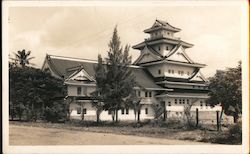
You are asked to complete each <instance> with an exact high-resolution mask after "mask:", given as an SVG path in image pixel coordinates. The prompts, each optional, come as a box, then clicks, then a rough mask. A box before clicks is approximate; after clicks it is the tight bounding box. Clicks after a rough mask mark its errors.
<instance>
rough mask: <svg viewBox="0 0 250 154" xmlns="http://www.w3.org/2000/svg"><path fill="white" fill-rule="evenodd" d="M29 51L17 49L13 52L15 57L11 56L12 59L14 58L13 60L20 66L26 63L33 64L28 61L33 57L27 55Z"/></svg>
mask: <svg viewBox="0 0 250 154" xmlns="http://www.w3.org/2000/svg"><path fill="white" fill-rule="evenodd" d="M30 53H31V51H27V52H26V51H25V50H24V49H23V50H22V51H17V53H14V54H15V56H16V58H11V59H12V60H14V62H16V63H17V62H18V63H19V64H20V65H21V66H22V68H24V67H25V66H26V65H34V64H32V63H30V62H29V61H30V60H31V59H33V58H35V57H29V56H30Z"/></svg>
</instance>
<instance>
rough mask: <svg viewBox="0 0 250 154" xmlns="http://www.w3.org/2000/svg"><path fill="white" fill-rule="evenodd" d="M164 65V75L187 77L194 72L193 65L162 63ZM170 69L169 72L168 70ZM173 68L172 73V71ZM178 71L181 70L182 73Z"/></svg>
mask: <svg viewBox="0 0 250 154" xmlns="http://www.w3.org/2000/svg"><path fill="white" fill-rule="evenodd" d="M163 65H164V66H163V67H164V75H165V76H167V77H178V78H188V77H190V76H191V74H192V73H193V72H194V69H195V68H194V67H190V66H180V65H174V64H163ZM169 70H171V72H169ZM172 70H174V73H172ZM178 71H183V74H179V73H178Z"/></svg>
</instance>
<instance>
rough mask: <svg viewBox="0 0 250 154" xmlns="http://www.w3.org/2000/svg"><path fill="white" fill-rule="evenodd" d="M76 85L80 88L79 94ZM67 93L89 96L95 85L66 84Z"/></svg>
mask: <svg viewBox="0 0 250 154" xmlns="http://www.w3.org/2000/svg"><path fill="white" fill-rule="evenodd" d="M77 87H81V88H82V90H81V91H82V92H81V95H78V94H77ZM67 88H68V95H69V96H90V95H91V93H92V92H94V91H95V87H93V86H76V85H68V86H67Z"/></svg>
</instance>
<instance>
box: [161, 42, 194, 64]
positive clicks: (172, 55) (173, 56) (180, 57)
mask: <svg viewBox="0 0 250 154" xmlns="http://www.w3.org/2000/svg"><path fill="white" fill-rule="evenodd" d="M166 57H167V58H166V59H167V60H173V61H180V62H186V63H193V61H192V60H191V59H190V58H189V57H188V56H187V54H186V53H185V51H184V48H183V47H182V46H176V47H175V48H174V49H173V50H172V51H170V52H169V53H168V55H166Z"/></svg>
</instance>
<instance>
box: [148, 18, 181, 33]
mask: <svg viewBox="0 0 250 154" xmlns="http://www.w3.org/2000/svg"><path fill="white" fill-rule="evenodd" d="M158 29H166V30H169V31H172V32H179V31H181V29H180V28H176V27H174V26H172V25H170V24H169V23H168V22H166V21H162V20H157V19H156V20H155V23H154V24H153V26H151V27H150V28H148V29H145V30H144V32H145V33H150V32H152V31H155V30H158Z"/></svg>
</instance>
